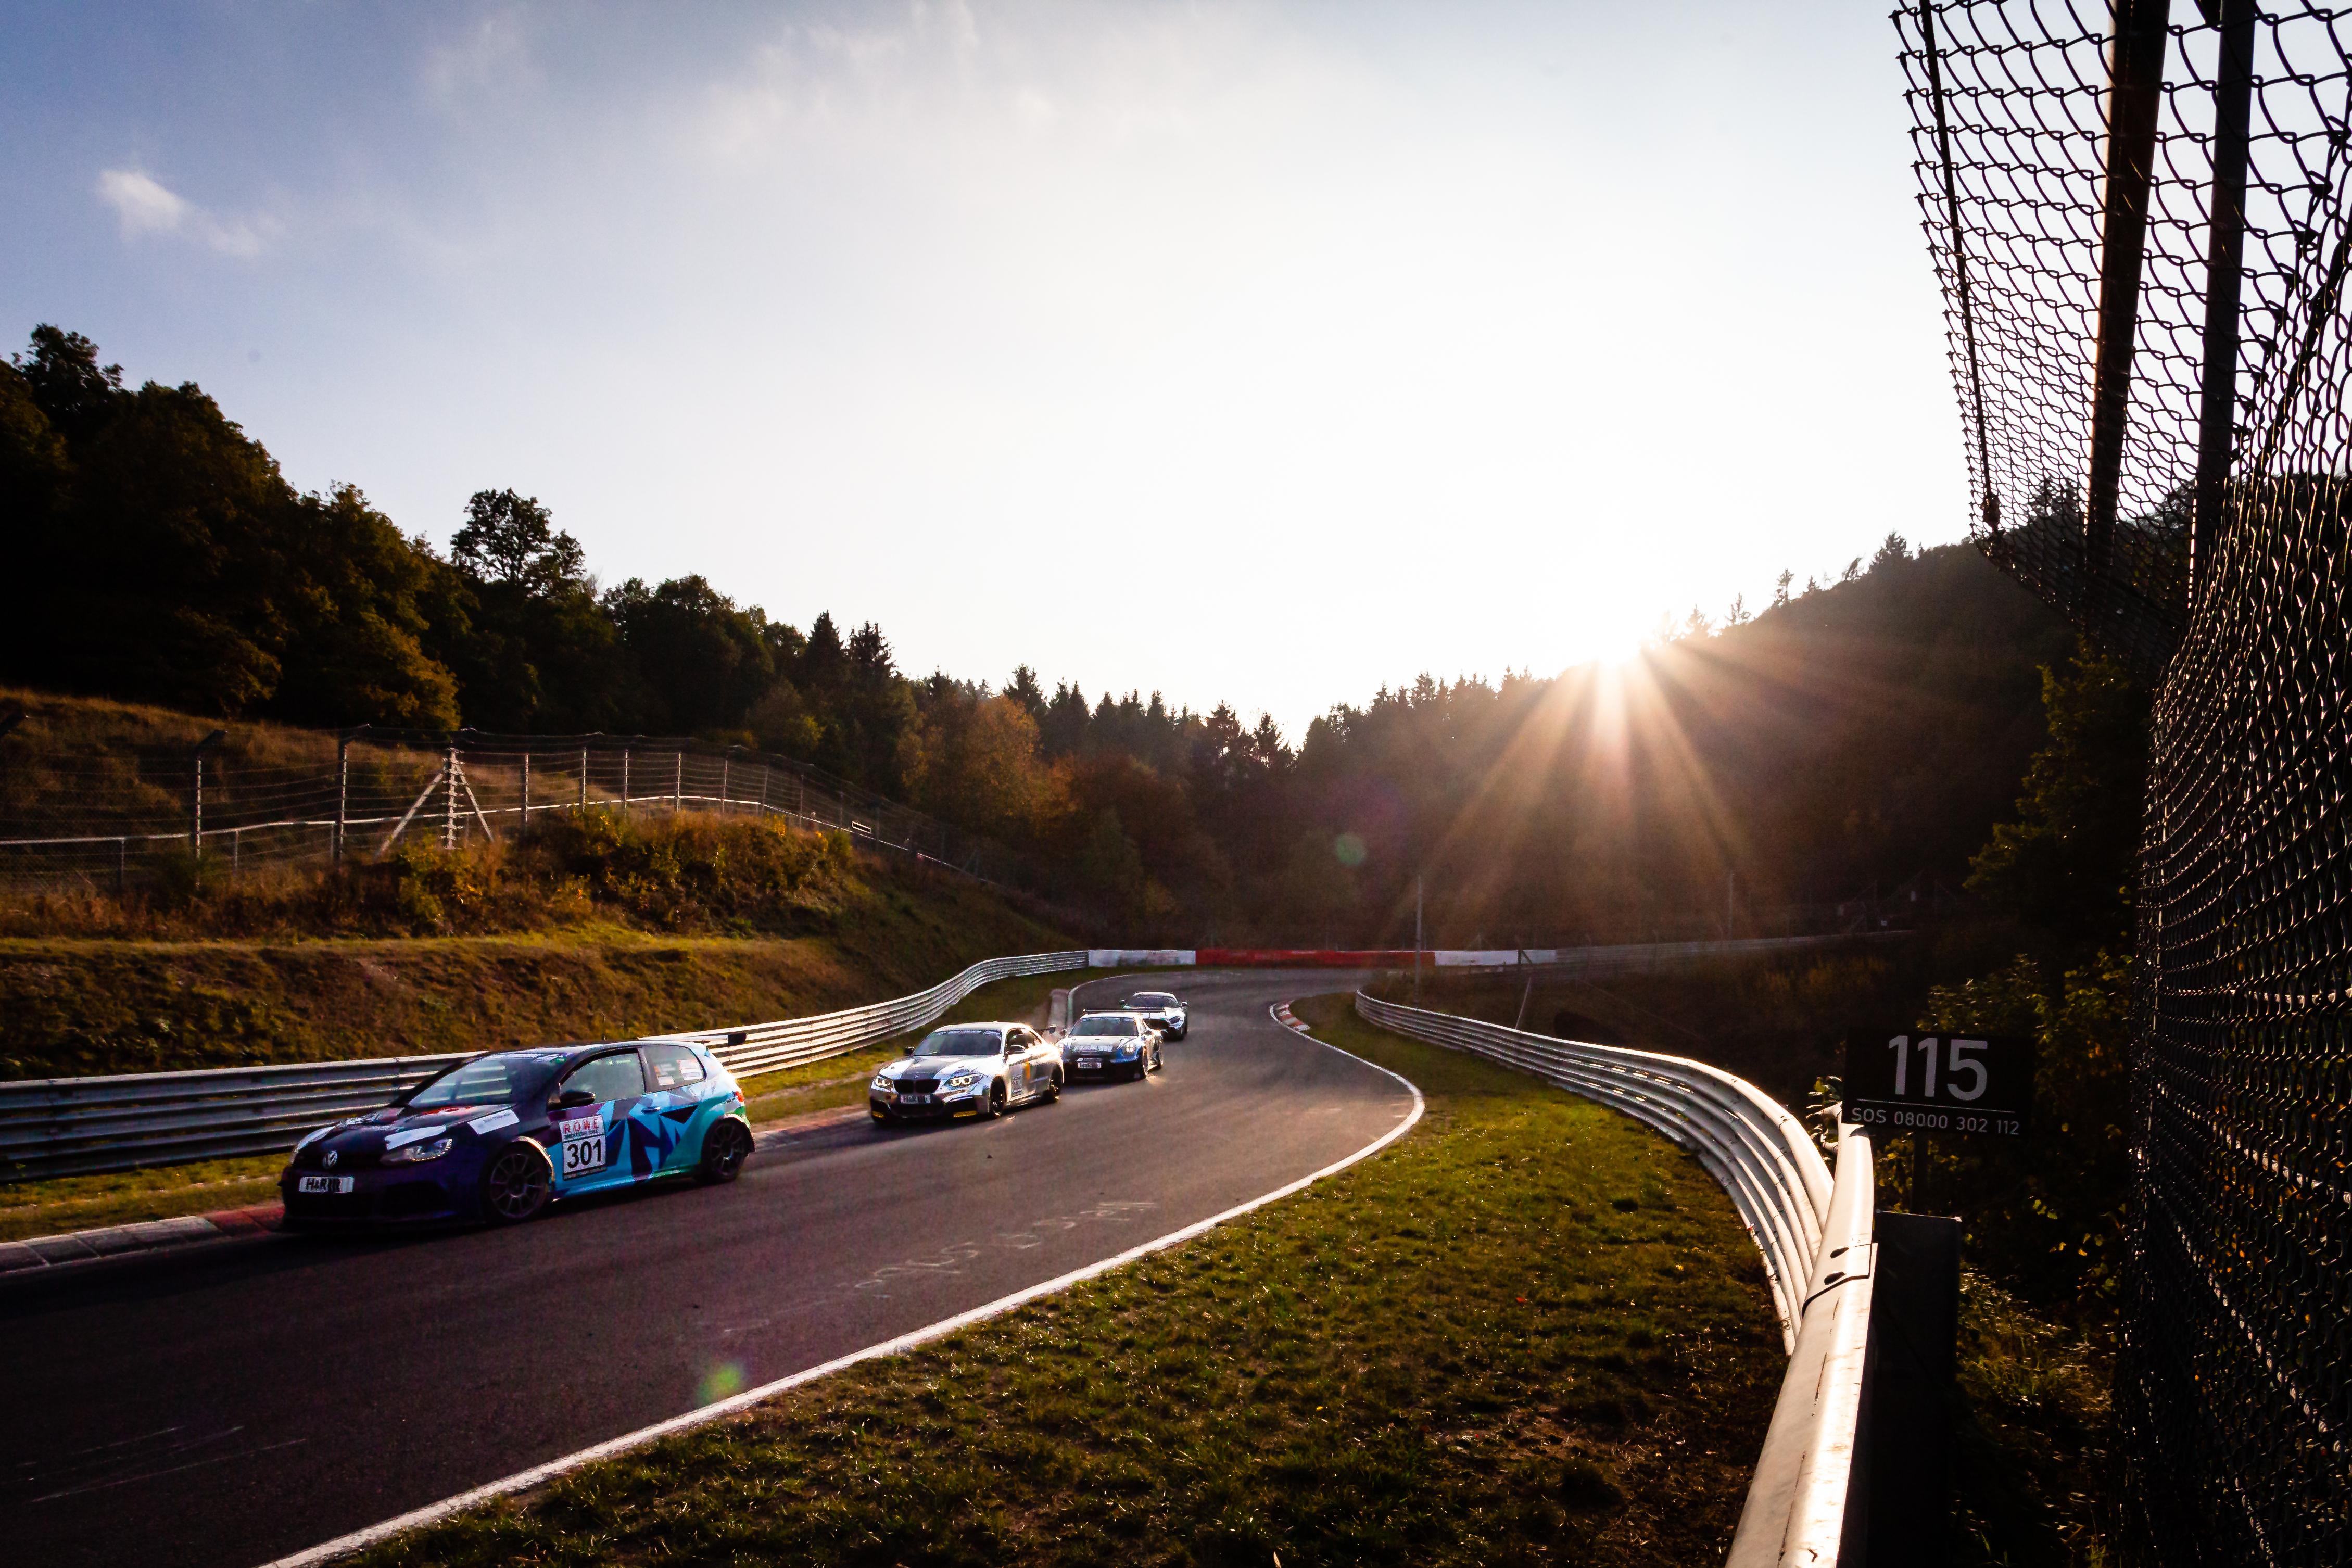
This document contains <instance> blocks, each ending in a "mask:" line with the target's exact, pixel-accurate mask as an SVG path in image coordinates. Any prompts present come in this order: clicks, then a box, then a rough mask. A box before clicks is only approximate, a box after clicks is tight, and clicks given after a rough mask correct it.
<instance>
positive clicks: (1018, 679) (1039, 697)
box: [1004, 664, 1045, 724]
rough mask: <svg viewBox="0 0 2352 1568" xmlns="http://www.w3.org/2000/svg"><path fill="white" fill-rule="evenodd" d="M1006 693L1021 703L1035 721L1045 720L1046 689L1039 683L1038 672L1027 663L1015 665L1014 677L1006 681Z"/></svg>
mask: <svg viewBox="0 0 2352 1568" xmlns="http://www.w3.org/2000/svg"><path fill="white" fill-rule="evenodd" d="M1004 695H1005V696H1007V697H1010V698H1011V699H1013V701H1015V702H1018V703H1019V704H1021V706H1022V708H1023V709H1024V710H1026V711H1027V712H1028V715H1029V717H1030V719H1031V720H1032V721H1034V722H1036V723H1040V724H1042V723H1044V722H1045V688H1044V687H1042V686H1040V685H1038V684H1037V672H1036V671H1035V670H1034V669H1032V668H1029V667H1028V666H1027V665H1025V664H1016V665H1014V666H1013V679H1010V680H1008V681H1006V682H1005V683H1004Z"/></svg>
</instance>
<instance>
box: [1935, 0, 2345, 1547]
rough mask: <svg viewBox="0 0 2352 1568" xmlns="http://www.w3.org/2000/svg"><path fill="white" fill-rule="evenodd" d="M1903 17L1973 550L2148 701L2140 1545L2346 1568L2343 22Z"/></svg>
mask: <svg viewBox="0 0 2352 1568" xmlns="http://www.w3.org/2000/svg"><path fill="white" fill-rule="evenodd" d="M2176 12H2177V13H2178V14H2175V13H2176ZM1895 20H1896V23H1897V26H1899V27H1900V29H1901V30H1902V33H1903V38H1904V44H1905V50H1904V63H1905V66H1906V70H1907V72H1908V75H1909V80H1910V91H1909V99H1910V103H1911V106H1912V110H1913V115H1914V124H1915V127H1916V129H1915V132H1914V137H1915V146H1916V152H1917V154H1918V159H1917V168H1918V172H1919V176H1920V186H1921V207H1922V210H1923V212H1924V214H1925V215H1926V219H1927V225H1926V226H1927V234H1928V238H1929V243H1930V246H1931V248H1932V250H1933V253H1934V257H1935V262H1936V267H1937V273H1938V276H1939V278H1940V279H1941V281H1942V283H1943V285H1944V291H1945V299H1946V305H1947V316H1948V323H1949V328H1950V331H1949V343H1950V353H1951V361H1952V369H1953V374H1954V380H1955V383H1956V385H1957V388H1958V395H1959V403H1960V410H1961V422H1962V428H1963V432H1964V435H1965V438H1966V442H1967V455H1968V464H1969V477H1970V480H1971V483H1972V486H1973V489H1974V500H1975V508H1976V510H1975V516H1974V528H1975V532H1976V537H1977V541H1978V542H1979V544H1980V545H1981V546H1982V547H1983V549H1984V550H1985V552H1986V553H1987V554H1989V555H1990V556H1991V557H1992V558H1993V559H1994V560H1995V561H1997V562H1999V563H2000V564H2002V565H2003V566H2005V567H2007V568H2008V569H2009V570H2011V572H2013V573H2014V574H2016V575H2017V576H2018V577H2019V578H2021V580H2022V581H2024V582H2025V583H2026V584H2029V585H2031V586H2032V587H2033V588H2034V589H2036V590H2037V591H2038V592H2040V593H2041V594H2042V595H2043V596H2044V597H2046V598H2047V599H2049V600H2050V601H2051V602H2052V603H2053V604H2055V605H2058V606H2059V607H2060V608H2061V609H2063V610H2064V611H2065V612H2066V613H2067V614H2068V615H2069V616H2072V617H2073V618H2074V620H2075V622H2076V624H2078V625H2079V626H2082V627H2083V628H2084V630H2085V631H2086V632H2088V633H2090V634H2091V635H2092V636H2093V637H2095V638H2096V639H2097V640H2099V641H2100V642H2102V643H2103V644H2105V646H2106V647H2109V648H2110V649H2112V650H2114V651H2116V652H2117V653H2119V654H2121V655H2122V656H2124V657H2125V658H2126V659H2128V660H2129V661H2130V662H2131V663H2133V664H2134V665H2135V666H2136V667H2137V668H2138V669H2140V670H2141V671H2142V672H2143V673H2144V674H2145V675H2147V677H2149V678H2150V679H2153V680H2155V681H2157V682H2158V699H2157V705H2156V713H2155V742H2154V754H2153V758H2152V770H2151V777H2150V784H2149V795H2148V801H2147V820H2146V830H2145V837H2144V845H2145V848H2144V852H2143V858H2142V862H2141V871H2140V889H2139V899H2140V904H2139V908H2140V911H2141V912H2140V921H2141V924H2140V941H2139V949H2138V959H2137V984H2138V990H2139V995H2138V1006H2137V1017H2136V1022H2135V1031H2136V1036H2137V1038H2136V1040H2135V1042H2134V1049H2135V1057H2134V1068H2133V1072H2134V1078H2133V1123H2134V1125H2133V1129H2132V1132H2133V1145H2134V1168H2135V1171H2136V1173H2137V1174H2136V1187H2135V1191H2134V1193H2133V1194H2132V1205H2131V1218H2130V1236H2129V1246H2130V1258H2131V1285H2130V1291H2131V1294H2130V1298H2129V1301H2128V1304H2127V1307H2126V1326H2125V1357H2124V1364H2123V1367H2122V1369H2121V1371H2120V1373H2119V1374H2118V1388H2117V1393H2118V1405H2119V1410H2120V1413H2121V1416H2122V1421H2123V1425H2124V1428H2125V1433H2126V1494H2127V1497H2126V1508H2127V1515H2128V1519H2129V1529H2128V1532H2127V1533H2128V1537H2129V1540H2128V1544H2129V1545H2130V1546H2131V1548H2132V1549H2133V1550H2134V1551H2135V1552H2136V1553H2137V1555H2139V1556H2141V1557H2143V1558H2145V1559H2147V1560H2151V1561H2159V1562H2179V1563H2200V1564H2203V1563H2211V1564H2222V1563H2232V1564H2234V1563H2345V1562H2346V1561H2347V1559H2352V1519H2347V1514H2352V1444H2348V1443H2347V1438H2348V1437H2352V1377H2347V1363H2352V1257H2347V1238H2352V845H2347V810H2352V802H2347V785H2352V747H2347V732H2346V724H2347V697H2352V690H2347V686H2352V668H2347V661H2348V660H2352V637H2347V632H2352V626H2347V615H2346V609H2347V606H2346V577H2347V571H2352V560H2347V548H2346V547H2347V537H2346V499H2347V498H2346V494H2345V491H2346V487H2347V482H2352V481H2348V480H2347V465H2352V431H2347V425H2346V408H2345V400H2346V395H2347V388H2352V340H2347V327H2352V321H2347V311H2346V308H2345V299H2344V283H2345V274H2346V270H2347V261H2352V192H2347V183H2348V182H2352V52H2347V51H2352V12H2339V11H2336V10H2331V9H2328V8H2325V7H2321V6H2315V5H2314V6H2304V7H2300V8H2291V9H2281V10H2276V11H2264V10H2260V9H2257V8H2255V7H2253V6H2252V5H2239V4H2234V3H2232V0H2213V3H2210V4H2200V5H2199V6H2198V7H2197V8H2196V9H2194V10H2191V9H2189V7H2188V6H2186V5H2182V6H2179V7H2170V8H2168V6H2167V5H2162V4H2155V5H2150V4H2147V3H2146V0H2119V3H2118V4H2116V5H2114V7H2113V8H2112V9H2110V8H2109V7H2107V6H2105V5H2067V4H2063V3H2052V0H2042V3H2039V4H2036V3H2032V0H1985V3H1979V4H1965V3H1937V0H1926V3H1924V4H1921V5H1916V7H1906V9H1905V10H1903V11H1901V12H1899V13H1897V14H1896V17H1895Z"/></svg>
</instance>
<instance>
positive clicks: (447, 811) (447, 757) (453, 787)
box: [441, 743, 457, 850]
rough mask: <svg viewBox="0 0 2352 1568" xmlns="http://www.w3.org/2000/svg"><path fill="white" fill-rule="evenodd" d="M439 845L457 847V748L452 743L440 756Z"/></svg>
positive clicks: (447, 847)
mask: <svg viewBox="0 0 2352 1568" xmlns="http://www.w3.org/2000/svg"><path fill="white" fill-rule="evenodd" d="M441 847H442V848H443V849H445V850H448V849H455V848H457V746H456V745H455V744H454V743H453V744H452V745H451V746H450V747H449V749H448V750H447V751H446V752H444V753H442V757H441Z"/></svg>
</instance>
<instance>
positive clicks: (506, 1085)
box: [408, 1051, 563, 1110]
mask: <svg viewBox="0 0 2352 1568" xmlns="http://www.w3.org/2000/svg"><path fill="white" fill-rule="evenodd" d="M562 1059H563V1058H562V1056H560V1055H554V1056H551V1055H549V1054H548V1053H546V1052H544V1051H493V1052H492V1053H491V1054H490V1055H488V1056H486V1057H476V1058H474V1059H473V1060H472V1061H469V1062H466V1063H464V1064H462V1065H461V1066H459V1067H457V1068H456V1069H454V1070H453V1071H450V1072H446V1073H443V1074H442V1075H441V1076H440V1077H439V1078H436V1079H434V1080H433V1081H432V1082H431V1083H428V1084H426V1085H425V1087H424V1088H423V1089H418V1090H417V1091H416V1092H415V1094H413V1095H411V1096H409V1099H408V1109H409V1110H435V1109H437V1108H438V1107H441V1106H446V1105H508V1104H511V1103H513V1102H515V1101H517V1100H528V1099H529V1098H530V1097H531V1096H532V1095H534V1094H537V1093H539V1092H540V1091H541V1090H542V1089H545V1088H546V1087H547V1080H548V1079H551V1078H552V1077H554V1076H555V1066H556V1064H557V1063H558V1062H560V1061H562Z"/></svg>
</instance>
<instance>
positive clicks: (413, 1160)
mask: <svg viewBox="0 0 2352 1568" xmlns="http://www.w3.org/2000/svg"><path fill="white" fill-rule="evenodd" d="M452 1142H455V1140H453V1139H448V1138H436V1139H435V1140H434V1141H433V1142H430V1143H411V1144H410V1145H409V1146H408V1147H407V1148H405V1149H394V1151H392V1152H390V1153H389V1154H386V1155H385V1156H384V1157H383V1163H385V1164H387V1165H422V1164H423V1163H425V1161H427V1160H438V1159H439V1158H440V1157H441V1156H442V1155H444V1154H446V1153H447V1152H449V1145H450V1144H451V1143H452Z"/></svg>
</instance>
